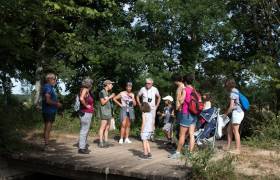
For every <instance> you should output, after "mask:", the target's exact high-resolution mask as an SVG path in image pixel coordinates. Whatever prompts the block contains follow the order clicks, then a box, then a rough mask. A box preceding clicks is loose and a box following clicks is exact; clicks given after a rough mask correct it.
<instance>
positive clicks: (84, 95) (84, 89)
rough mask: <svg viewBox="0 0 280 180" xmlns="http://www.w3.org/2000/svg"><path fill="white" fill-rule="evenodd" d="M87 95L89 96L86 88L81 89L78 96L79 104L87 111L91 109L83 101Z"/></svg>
mask: <svg viewBox="0 0 280 180" xmlns="http://www.w3.org/2000/svg"><path fill="white" fill-rule="evenodd" d="M88 94H89V91H88V89H86V88H83V89H82V92H81V94H80V102H81V104H82V105H83V106H84V107H86V108H87V109H89V108H91V106H90V105H89V104H87V103H86V101H85V99H86V97H87V96H88Z"/></svg>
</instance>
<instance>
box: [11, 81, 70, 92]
mask: <svg viewBox="0 0 280 180" xmlns="http://www.w3.org/2000/svg"><path fill="white" fill-rule="evenodd" d="M12 83H13V88H12V93H13V94H25V93H24V91H26V90H28V88H26V85H23V84H22V83H21V82H20V81H19V80H16V79H14V78H12ZM28 86H29V88H32V90H34V89H35V87H34V86H33V85H31V84H29V85H28ZM58 86H59V87H60V88H61V91H60V93H61V94H62V95H67V94H68V93H69V92H67V91H66V87H65V83H63V82H61V81H60V83H59V84H58ZM22 89H24V91H22Z"/></svg>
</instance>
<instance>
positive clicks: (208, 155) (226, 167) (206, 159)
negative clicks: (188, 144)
mask: <svg viewBox="0 0 280 180" xmlns="http://www.w3.org/2000/svg"><path fill="white" fill-rule="evenodd" d="M185 155H186V156H185V157H186V159H185V160H186V164H188V165H190V166H191V179H209V180H210V179H211V180H212V179H213V180H214V179H225V178H226V179H235V174H234V165H233V161H234V157H233V156H230V155H229V154H228V155H226V156H225V157H224V158H222V159H220V160H215V159H213V157H214V150H213V149H210V148H206V149H202V150H199V151H197V152H194V153H189V152H188V151H186V153H185Z"/></svg>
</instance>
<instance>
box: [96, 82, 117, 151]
mask: <svg viewBox="0 0 280 180" xmlns="http://www.w3.org/2000/svg"><path fill="white" fill-rule="evenodd" d="M113 84H114V82H113V81H110V80H105V81H104V82H103V86H104V88H103V90H102V91H100V93H99V99H100V118H101V125H100V129H99V147H101V148H103V147H105V146H108V132H109V128H110V123H111V119H112V117H113V100H112V99H113V98H114V97H115V93H112V94H110V91H111V90H112V89H113Z"/></svg>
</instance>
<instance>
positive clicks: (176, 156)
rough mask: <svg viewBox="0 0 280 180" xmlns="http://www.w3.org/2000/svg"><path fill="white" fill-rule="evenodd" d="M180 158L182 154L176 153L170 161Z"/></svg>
mask: <svg viewBox="0 0 280 180" xmlns="http://www.w3.org/2000/svg"><path fill="white" fill-rule="evenodd" d="M180 157H181V153H178V152H175V153H174V154H172V155H171V156H169V157H168V158H170V159H180Z"/></svg>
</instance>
